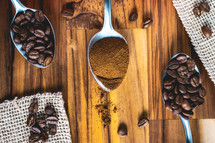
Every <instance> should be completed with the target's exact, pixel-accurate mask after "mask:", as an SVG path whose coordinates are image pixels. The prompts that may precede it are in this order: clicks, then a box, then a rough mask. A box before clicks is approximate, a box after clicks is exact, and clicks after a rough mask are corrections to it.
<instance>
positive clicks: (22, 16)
mask: <svg viewBox="0 0 215 143" xmlns="http://www.w3.org/2000/svg"><path fill="white" fill-rule="evenodd" d="M24 19H25V15H24V14H23V13H21V12H20V13H18V14H17V16H16V18H15V19H14V21H15V23H16V24H19V23H20V22H21V21H22V20H24Z"/></svg>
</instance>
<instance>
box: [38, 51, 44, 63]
mask: <svg viewBox="0 0 215 143" xmlns="http://www.w3.org/2000/svg"><path fill="white" fill-rule="evenodd" d="M44 61H45V55H44V54H40V56H39V58H38V63H39V64H40V65H42V64H43V63H44Z"/></svg>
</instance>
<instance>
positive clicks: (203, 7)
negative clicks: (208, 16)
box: [200, 2, 210, 13]
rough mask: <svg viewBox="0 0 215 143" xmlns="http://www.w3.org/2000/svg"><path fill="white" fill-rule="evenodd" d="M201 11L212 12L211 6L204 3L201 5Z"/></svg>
mask: <svg viewBox="0 0 215 143" xmlns="http://www.w3.org/2000/svg"><path fill="white" fill-rule="evenodd" d="M200 9H201V11H203V12H206V13H208V12H210V6H209V5H208V3H206V2H202V3H201V4H200Z"/></svg>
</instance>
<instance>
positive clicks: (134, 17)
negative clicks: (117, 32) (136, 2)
mask: <svg viewBox="0 0 215 143" xmlns="http://www.w3.org/2000/svg"><path fill="white" fill-rule="evenodd" d="M137 18H138V14H137V12H136V11H134V12H132V13H131V14H130V16H129V21H131V22H135V21H136V20H137Z"/></svg>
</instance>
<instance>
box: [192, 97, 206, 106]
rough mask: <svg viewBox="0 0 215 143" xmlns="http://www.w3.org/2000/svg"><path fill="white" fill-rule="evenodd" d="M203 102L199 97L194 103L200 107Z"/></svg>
mask: <svg viewBox="0 0 215 143" xmlns="http://www.w3.org/2000/svg"><path fill="white" fill-rule="evenodd" d="M204 102H205V100H204V98H200V97H199V98H198V99H197V100H196V101H195V102H194V103H195V104H196V105H202V104H203V103H204Z"/></svg>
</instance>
